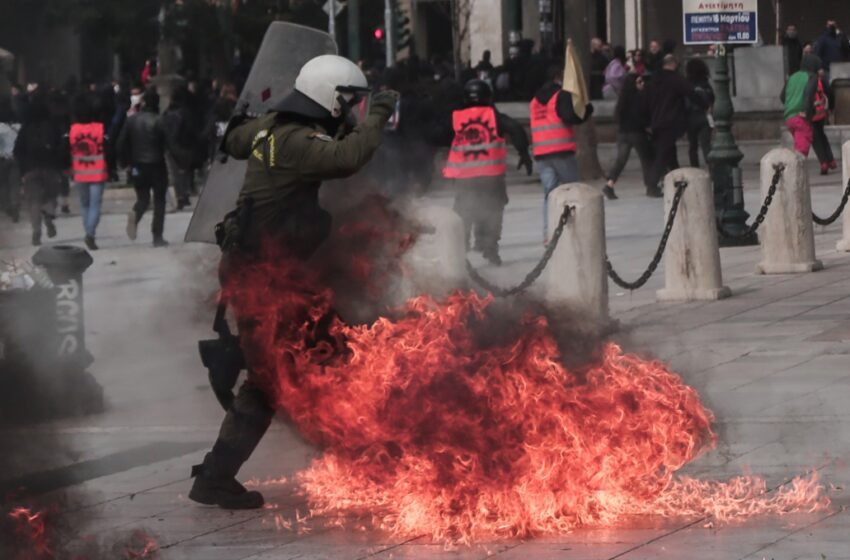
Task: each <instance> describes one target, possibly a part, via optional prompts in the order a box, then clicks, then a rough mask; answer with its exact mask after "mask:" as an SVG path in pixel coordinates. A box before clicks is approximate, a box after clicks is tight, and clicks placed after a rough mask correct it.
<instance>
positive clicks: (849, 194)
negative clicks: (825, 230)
mask: <svg viewBox="0 0 850 560" xmlns="http://www.w3.org/2000/svg"><path fill="white" fill-rule="evenodd" d="M848 198H850V179H848V180H847V186H846V187H844V194H843V195H841V203H840V204H839V205H838V208H836V209H835V212H833V213H832V214H830V216H829V217H828V218H821V217H820V216H818V215H817V214H815V213H814V212H812V220H814V222H815V223H816V224H818V225H821V226H828V225H829V224H831V223H833V222H834V221H835V220H837V219H838V216H840V215H841V213H842V212H844V207H845V206H846V205H847V199H848Z"/></svg>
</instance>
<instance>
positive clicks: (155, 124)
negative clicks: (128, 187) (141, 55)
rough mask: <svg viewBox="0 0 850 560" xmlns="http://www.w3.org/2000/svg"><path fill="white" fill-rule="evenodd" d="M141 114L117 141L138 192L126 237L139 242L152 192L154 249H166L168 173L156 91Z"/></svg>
mask: <svg viewBox="0 0 850 560" xmlns="http://www.w3.org/2000/svg"><path fill="white" fill-rule="evenodd" d="M141 107H142V110H141V111H140V112H139V113H136V114H135V115H131V116H130V118H128V119H127V122H126V124H125V125H124V128H123V129H122V130H121V136H119V137H118V150H117V151H118V160H119V163H121V164H122V166H124V167H127V166H129V168H130V181H131V182H132V183H133V188H134V189H135V190H136V204H135V205H134V206H133V209H132V210H131V211H130V213H129V214H128V216H127V237H129V238H130V239H132V240H135V239H136V230H137V228H138V225H139V221H140V220H141V219H142V216H143V215H144V214H145V212H146V211H147V209H148V207H149V206H150V202H151V191H153V223H152V224H151V232H152V233H153V246H154V247H165V246H166V245H168V242H167V241H166V240H165V239H164V238H163V236H162V233H163V229H164V226H165V196H166V192H167V189H168V172H167V170H166V167H165V146H166V144H165V133H164V132H163V129H162V123H161V122H160V119H159V116H158V113H159V95H157V93H156V91H155V90H153V89H149V90H147V91H146V92H145V94H144V96H143V98H142V102H141Z"/></svg>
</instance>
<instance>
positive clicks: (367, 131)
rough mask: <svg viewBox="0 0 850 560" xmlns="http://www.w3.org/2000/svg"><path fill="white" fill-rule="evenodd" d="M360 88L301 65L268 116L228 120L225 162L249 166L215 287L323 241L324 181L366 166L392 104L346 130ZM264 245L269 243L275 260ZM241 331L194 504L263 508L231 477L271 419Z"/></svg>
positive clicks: (324, 68)
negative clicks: (232, 385)
mask: <svg viewBox="0 0 850 560" xmlns="http://www.w3.org/2000/svg"><path fill="white" fill-rule="evenodd" d="M368 91H369V90H368V84H367V82H366V77H365V76H364V75H363V72H361V70H360V69H359V68H358V67H357V66H356V65H355V64H354V63H352V62H351V61H349V60H347V59H345V58H343V57H340V56H336V55H322V56H318V57H316V58H313V59H312V60H310V61H309V62H307V63H306V64H305V65H304V66H303V67H302V68H301V71H300V72H299V74H298V76H297V78H296V80H295V89H294V91H293V92H292V93H291V94H290V95H289V96H287V97H286V98H285V99H284V100H283V101H282V102H281V103H280V104H279V105H278V106H276V107H275V108H274V109H273V110H272V111H271V112H269V113H268V114H266V115H264V116H261V117H259V118H256V119H253V120H247V119H245V118H244V117H243V118H242V119H235V120H234V122H231V125H230V130H228V131H227V133H226V135H225V138H224V149H225V151H226V152H227V153H228V154H229V155H230V156H231V157H234V158H237V159H247V160H248V167H247V171H246V174H245V181H244V184H243V186H242V189H241V191H240V194H239V199H238V202H237V209H236V210H235V211H234V212H231V213H230V214H228V215H227V217H226V218H225V220H224V222H223V223H222V224H221V225H220V228H219V231H220V236H219V241H220V244H221V246H222V249H223V251H224V255H223V257H222V263H221V268H220V276H221V280H222V284H223V285H226V284H227V282H228V278H229V277H232V276H233V275H234V273H235V272H237V271H238V270H239V268H240V267H245V266H253V265H255V264H257V263H258V262H263V260H264V259H270V258H273V257H274V256H278V255H279V254H280V252H279V249H280V248H281V247H283V248H285V250H286V251H287V253H288V254H289V255H291V256H293V257H294V258H297V259H306V258H307V257H309V256H310V255H311V254H312V253H313V252H314V251H315V249H316V248H317V247H318V246H319V245H320V244H321V243H322V241H323V240H324V239H325V237H326V236H327V235H328V233H329V230H330V215H329V214H328V213H327V212H325V211H324V210H323V209H322V208H321V207H320V206H319V199H318V195H319V187H320V186H321V184H322V181H323V180H325V179H333V178H340V177H347V176H350V175H352V174H354V173H355V172H357V171H358V170H359V169H360V168H362V167H363V166H364V165H365V164H366V163H367V162H368V161H369V159H370V158H371V157H372V154H373V153H374V152H375V150H376V149H377V148H378V145H379V144H380V142H381V132H382V130H383V129H384V125H385V124H386V122H387V120H388V119H389V117H390V115H391V114H392V112H393V110H394V108H395V105H396V100H397V98H398V94H397V93H396V92H395V91H383V92H380V93H377V94H375V95H374V96H373V97H372V99H371V104H369V111H368V115H367V116H366V117H365V119H364V120H363V122H362V123H361V124H358V125H356V126H353V125H351V123H350V122H349V121H350V119H349V118H348V116H349V115H350V110H351V109H352V108H353V107H355V106H357V105H358V104H359V103H360V102H361V100H362V96H364V95H366V94H367V92H368ZM240 120H241V121H242V122H239V121H240ZM268 247H275V250H274V252H273V254H270V253H267V249H266V248H268ZM235 303H237V307H238V302H235ZM239 327H240V333H239V338H240V342H241V346H242V349H243V354H244V362H245V366H246V368H247V370H248V378H247V380H246V381H245V383H243V385H242V386H241V387H240V390H239V392H238V394H237V395H236V397H235V398H233V400H232V403H228V406H227V414H226V416H225V419H224V421H223V423H222V426H221V430H220V432H219V436H218V439H217V440H216V442H215V444H214V446H213V448H212V450H211V451H210V452H209V453H207V455H206V456H205V458H204V462H203V463H202V464H201V465H196V466H195V467H194V468H193V471H192V474H193V476H194V477H195V481H194V485H193V486H192V489H191V491H190V492H189V498H191V499H192V500H194V501H196V502H199V503H202V504H206V505H218V506H220V507H223V508H226V509H250V508H259V507H261V506H262V505H263V497H262V495H261V494H260V493H259V492H256V491H248V490H246V489H245V488H244V487H243V486H242V485H241V484H240V483H239V482H237V481H236V474H237V472H238V471H239V469H240V467H241V466H242V464H243V463H244V462H245V461H246V460H247V459H248V458H249V457H250V455H251V453H252V452H253V451H254V449H255V447H256V446H257V444H258V443H259V441H260V439H261V438H262V436H263V434H264V433H265V432H266V429H267V428H268V426H269V424H270V423H271V419H272V416H273V415H274V410H273V408H272V406H271V403H270V402H269V395H267V394H266V392H265V391H264V389H263V388H262V387H261V386H260V384H259V382H258V381H259V380H258V379H257V378H256V374H255V373H254V374H252V361H254V360H262V357H259V356H252V355H251V351H249V350H248V349H249V347H250V346H251V344H250V340H249V338H250V325H245V324H243V323H242V322H241V321H240V325H239ZM205 362H206V360H205ZM238 369H239V366H236V373H237V374H238ZM211 373H212V370H211ZM234 382H235V377H234Z"/></svg>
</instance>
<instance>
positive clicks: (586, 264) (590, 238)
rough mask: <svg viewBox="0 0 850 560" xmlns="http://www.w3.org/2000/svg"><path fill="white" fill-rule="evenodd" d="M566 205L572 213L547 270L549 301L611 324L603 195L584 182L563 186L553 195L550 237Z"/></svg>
mask: <svg viewBox="0 0 850 560" xmlns="http://www.w3.org/2000/svg"><path fill="white" fill-rule="evenodd" d="M565 206H572V207H573V210H572V214H571V215H570V219H569V222H567V226H566V227H565V228H564V233H563V234H562V235H561V239H560V241H559V242H558V246H557V248H556V249H555V252H554V253H553V254H552V259H551V260H550V261H549V264H548V266H547V267H546V271H545V273H544V274H545V275H546V276H545V282H546V285H545V287H544V291H545V297H546V301H547V302H549V303H553V304H556V305H567V306H569V307H572V308H575V309H577V310H579V311H582V312H586V313H588V314H590V315H591V316H592V317H593V318H595V319H597V320H599V321H601V322H607V321H608V273H607V271H606V269H605V252H606V249H605V212H604V209H603V204H602V193H601V192H600V191H599V189H595V188H593V187H590V186H588V185H585V184H583V183H570V184H568V185H562V186H560V187H558V188H557V189H555V190H554V191H552V192H551V193H550V194H549V238H550V239H552V234H553V232H554V230H555V228H556V227H557V225H558V221H559V219H560V217H561V213H562V212H563V211H564V207H565Z"/></svg>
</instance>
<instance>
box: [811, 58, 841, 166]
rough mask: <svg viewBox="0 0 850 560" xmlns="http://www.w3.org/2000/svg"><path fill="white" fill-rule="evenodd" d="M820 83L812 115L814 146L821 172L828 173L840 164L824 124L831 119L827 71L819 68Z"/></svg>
mask: <svg viewBox="0 0 850 560" xmlns="http://www.w3.org/2000/svg"><path fill="white" fill-rule="evenodd" d="M817 75H818V83H817V89H816V90H815V112H814V114H813V115H812V148H814V150H815V155H816V156H817V157H818V162H819V163H820V174H821V175H826V174H828V173H829V170H830V169H836V168H837V167H838V164H837V163H836V162H835V156H834V155H833V154H832V146H830V145H829V139H828V138H827V137H826V131H825V130H824V126H825V125H826V123H827V122H828V121H829V96H827V94H826V92H827V86H826V85H825V82H826V72H825V71H824V69H823V68H821V69H819V70H818V74H817Z"/></svg>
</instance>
